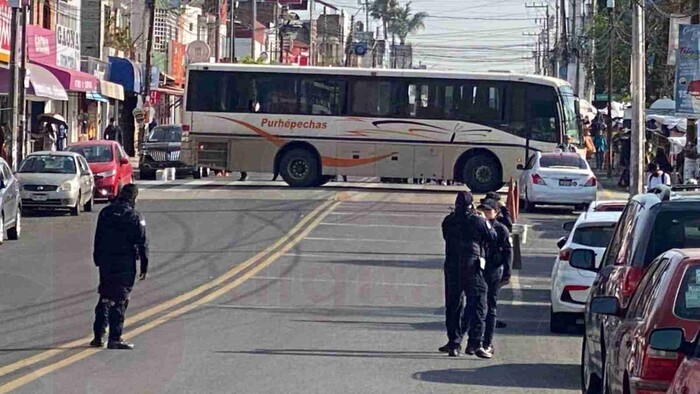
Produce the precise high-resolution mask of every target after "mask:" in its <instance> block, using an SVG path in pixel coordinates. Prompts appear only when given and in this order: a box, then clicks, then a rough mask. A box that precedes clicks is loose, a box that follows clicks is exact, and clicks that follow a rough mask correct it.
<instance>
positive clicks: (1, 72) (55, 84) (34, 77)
mask: <svg viewBox="0 0 700 394" xmlns="http://www.w3.org/2000/svg"><path fill="white" fill-rule="evenodd" d="M27 79H28V80H29V87H28V89H27V94H28V95H29V96H34V97H36V98H37V99H39V100H60V101H66V100H68V95H67V94H66V90H65V89H63V86H61V83H60V82H59V81H58V79H56V77H55V76H54V75H53V74H52V73H51V72H50V71H49V70H47V69H45V68H44V67H41V66H39V65H37V64H31V63H27ZM9 91H10V70H8V69H5V68H2V69H0V93H2V94H7V93H8V92H9ZM30 99H31V98H30Z"/></svg>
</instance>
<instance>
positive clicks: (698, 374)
mask: <svg viewBox="0 0 700 394" xmlns="http://www.w3.org/2000/svg"><path fill="white" fill-rule="evenodd" d="M674 331H675V334H673V332H674ZM664 332H665V333H666V334H665V335H663V337H662V338H663V339H666V340H665V341H664V342H663V343H651V344H650V345H651V346H652V347H654V348H655V349H656V350H660V351H667V352H674V351H682V352H683V353H685V360H684V361H683V362H682V363H681V366H680V367H678V371H676V376H674V377H673V380H672V381H671V384H670V385H669V387H668V391H667V392H666V393H667V394H689V393H700V338H697V339H696V340H695V342H694V343H692V344H690V343H687V342H683V341H682V339H683V338H684V337H685V333H683V332H679V330H678V329H677V328H676V329H673V328H672V329H665V330H664ZM657 336H658V334H657ZM669 336H671V338H675V341H674V340H673V339H671V340H668V337H669ZM655 342H659V340H657V341H655Z"/></svg>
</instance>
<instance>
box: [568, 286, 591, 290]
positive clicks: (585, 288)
mask: <svg viewBox="0 0 700 394" xmlns="http://www.w3.org/2000/svg"><path fill="white" fill-rule="evenodd" d="M588 287H589V286H583V285H568V286H564V291H584V290H588Z"/></svg>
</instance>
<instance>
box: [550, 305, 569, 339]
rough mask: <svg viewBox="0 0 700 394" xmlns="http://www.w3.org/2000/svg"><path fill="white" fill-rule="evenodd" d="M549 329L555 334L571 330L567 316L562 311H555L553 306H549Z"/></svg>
mask: <svg viewBox="0 0 700 394" xmlns="http://www.w3.org/2000/svg"><path fill="white" fill-rule="evenodd" d="M549 331H551V332H553V333H555V334H564V333H567V332H568V331H569V325H568V322H567V321H566V316H565V315H564V314H562V313H555V312H554V310H553V309H552V308H551V307H550V308H549Z"/></svg>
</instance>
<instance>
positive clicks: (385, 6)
mask: <svg viewBox="0 0 700 394" xmlns="http://www.w3.org/2000/svg"><path fill="white" fill-rule="evenodd" d="M398 8H399V2H398V0H374V2H373V3H372V4H371V5H370V6H369V13H370V15H372V18H374V19H376V20H381V21H382V26H383V28H384V38H385V39H386V38H387V33H388V32H389V23H390V21H391V20H392V19H393V18H394V16H395V15H396V11H397V9H398Z"/></svg>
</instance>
